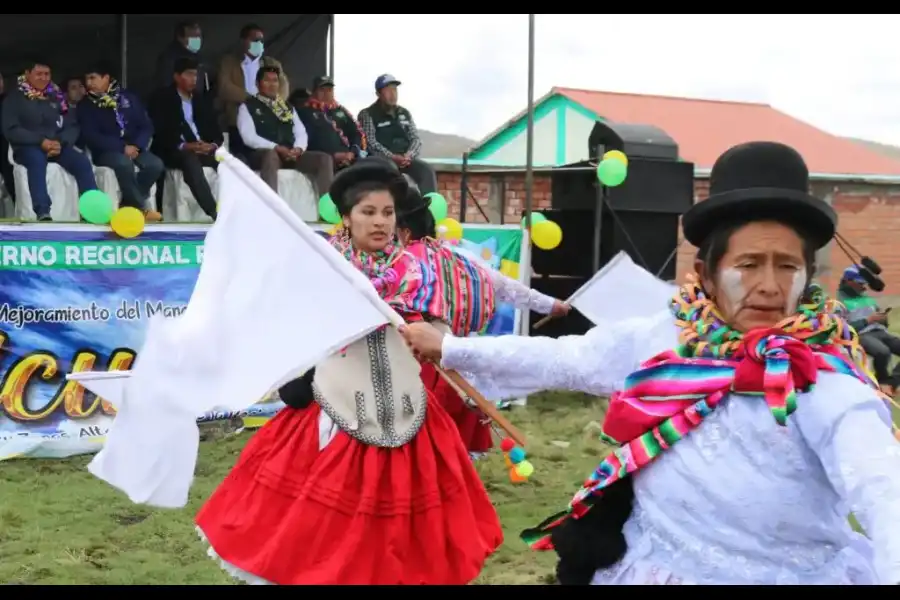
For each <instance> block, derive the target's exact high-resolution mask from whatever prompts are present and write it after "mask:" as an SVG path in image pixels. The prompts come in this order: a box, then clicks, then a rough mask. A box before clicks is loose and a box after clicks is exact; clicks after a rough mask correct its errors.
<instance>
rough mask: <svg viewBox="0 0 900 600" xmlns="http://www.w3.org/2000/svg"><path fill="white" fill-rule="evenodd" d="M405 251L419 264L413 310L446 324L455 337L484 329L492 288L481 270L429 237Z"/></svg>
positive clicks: (490, 310)
mask: <svg viewBox="0 0 900 600" xmlns="http://www.w3.org/2000/svg"><path fill="white" fill-rule="evenodd" d="M406 249H407V251H409V252H410V253H411V254H412V255H413V256H415V257H416V258H417V259H418V260H419V262H420V263H421V264H422V268H421V271H422V285H421V286H420V287H419V289H418V291H417V292H416V293H415V294H414V295H413V296H412V304H413V307H414V308H415V310H417V311H419V312H422V313H427V314H429V315H431V316H433V317H435V318H438V319H440V320H442V321H443V322H445V323H447V325H449V326H450V330H451V331H452V332H453V335H456V336H467V335H469V334H470V333H481V332H482V331H483V330H484V329H486V328H487V326H488V324H490V322H491V319H492V318H493V317H494V309H495V301H494V286H493V284H492V283H491V279H490V275H489V274H488V273H487V272H486V271H485V270H484V268H482V267H481V266H480V265H478V264H477V263H475V262H474V261H472V260H470V259H468V258H466V257H464V256H461V255H460V254H458V253H456V252H454V251H453V250H452V249H450V248H448V247H447V246H445V245H444V244H442V243H441V242H440V241H438V240H434V239H431V238H425V239H422V240H418V241H416V242H413V243H412V244H410V245H409V246H407V248H406Z"/></svg>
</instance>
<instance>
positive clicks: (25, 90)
mask: <svg viewBox="0 0 900 600" xmlns="http://www.w3.org/2000/svg"><path fill="white" fill-rule="evenodd" d="M17 83H18V86H19V91H20V92H22V94H24V95H25V97H26V98H28V99H29V100H51V99H55V100H56V101H57V102H59V112H61V113H62V114H66V113H68V112H69V102H68V100H66V95H65V94H63V93H62V90H60V89H59V87H57V85H56V84H55V83H53V82H52V81H51V82H50V83H48V84H47V87H45V88H44V89H43V90H39V89H37V88H35V87H34V86H32V85H31V84H30V83H28V79H26V77H25V76H24V75H19V78H18V79H17Z"/></svg>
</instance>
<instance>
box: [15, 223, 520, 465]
mask: <svg viewBox="0 0 900 600" xmlns="http://www.w3.org/2000/svg"><path fill="white" fill-rule="evenodd" d="M205 235H206V228H205V227H202V226H177V225H168V226H167V225H158V226H149V227H147V230H146V231H145V232H144V233H143V234H142V235H141V236H139V237H137V238H135V239H132V240H123V239H121V238H118V237H117V236H115V235H114V234H112V233H111V232H110V231H109V230H108V229H103V228H99V227H92V226H68V227H59V226H39V225H32V226H27V225H26V226H21V225H18V226H12V225H10V226H0V271H2V278H3V285H2V286H0V348H2V350H3V352H2V354H0V461H2V460H7V459H10V458H16V457H26V456H27V457H41V458H49V457H53V458H62V457H66V456H73V455H76V454H85V453H90V452H96V451H98V450H99V449H100V446H101V445H102V443H103V440H104V437H105V435H106V432H107V430H108V428H109V424H110V422H111V420H112V418H113V417H114V415H115V410H114V409H113V408H112V406H110V405H108V404H107V403H106V402H104V401H103V400H102V399H99V398H97V397H96V396H94V395H93V394H92V393H90V392H88V391H87V390H85V389H84V388H83V387H81V386H80V385H79V384H77V383H75V382H67V381H66V380H65V375H66V373H69V372H74V371H91V370H121V369H128V368H129V367H130V366H131V363H132V362H133V360H134V357H135V350H136V349H138V348H140V346H141V344H142V342H143V336H144V327H145V324H146V321H147V319H148V318H149V317H151V316H153V315H155V314H162V315H164V316H176V315H178V314H180V313H181V312H182V311H183V310H184V308H185V306H186V305H187V302H188V300H189V299H190V296H191V291H192V290H193V287H194V282H195V280H196V278H197V273H198V271H199V268H200V264H201V263H202V262H203V238H204V236H205ZM522 239H523V236H522V232H521V230H519V229H518V228H516V227H509V226H506V227H502V226H488V225H482V226H478V225H473V226H467V227H466V228H465V239H464V240H463V241H462V242H461V243H460V244H461V245H462V246H463V247H464V248H466V249H467V250H469V251H471V252H474V253H475V254H477V255H478V256H480V257H481V258H482V259H483V260H484V261H485V262H486V263H487V264H489V265H491V266H492V267H494V268H496V269H500V270H502V271H503V272H504V273H505V274H507V275H509V276H512V277H516V278H518V277H519V264H518V262H519V259H520V256H522ZM522 271H523V272H527V271H528V269H522ZM526 275H527V273H526ZM523 282H525V283H527V279H524V278H523ZM519 320H520V315H518V314H517V311H516V310H515V309H514V308H513V307H511V306H501V307H498V310H497V314H496V316H495V318H494V320H493V321H492V323H491V325H490V327H489V329H488V335H498V334H505V333H513V332H516V331H518V328H519ZM283 406H284V405H283V404H282V403H281V402H271V401H263V402H260V403H259V404H257V405H255V406H253V407H252V408H251V409H249V410H247V411H243V412H241V413H239V414H225V413H218V414H217V413H210V414H208V415H204V416H203V417H202V418H201V419H199V420H200V421H213V420H221V419H232V418H243V419H244V422H245V424H247V425H250V424H253V425H259V424H261V423H262V422H264V421H265V420H266V419H268V418H271V417H272V416H273V415H274V414H275V413H276V412H277V411H278V410H280V409H281V408H282V407H283Z"/></svg>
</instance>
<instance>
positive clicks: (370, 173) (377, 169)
mask: <svg viewBox="0 0 900 600" xmlns="http://www.w3.org/2000/svg"><path fill="white" fill-rule="evenodd" d="M367 181H371V182H375V183H383V184H385V185H386V186H388V189H390V191H391V195H392V196H393V197H394V201H395V202H399V201H400V200H401V199H405V198H406V192H407V189H408V188H409V184H408V183H407V182H406V178H405V177H403V174H402V173H400V169H399V168H397V165H395V164H394V163H391V162H388V161H386V160H380V159H369V160H363V161H360V162H358V163H356V164H355V165H353V166H350V167H347V168H346V169H343V170H342V171H340V172H339V173H338V174H337V175H335V177H334V181H332V182H331V188H330V189H329V190H328V193H329V194H330V195H331V199H332V200H333V201H334V203H335V204H336V205H337V207H338V211H339V212H340V213H341V214H342V215H345V214H347V213H349V212H350V210H351V209H352V208H353V206H352V205H351V204H348V203H347V199H346V198H344V195H345V194H346V193H347V190H349V189H350V188H351V187H353V186H355V185H357V184H359V183H364V182H367Z"/></svg>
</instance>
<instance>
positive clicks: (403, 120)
mask: <svg viewBox="0 0 900 600" xmlns="http://www.w3.org/2000/svg"><path fill="white" fill-rule="evenodd" d="M399 85H400V81H399V80H398V79H397V78H396V77H394V76H393V75H388V74H385V75H381V76H380V77H379V78H378V79H376V80H375V95H376V96H377V100H375V102H374V103H373V104H372V105H371V106H369V107H368V108H364V109H363V110H362V111H361V112H360V113H359V124H360V125H361V126H362V129H363V131H364V132H365V134H366V139H368V141H369V150H370V151H371V152H372V155H373V156H383V157H385V158H388V159H390V160H391V161H393V162H394V163H395V164H396V165H397V166H398V167H399V168H400V170H401V171H402V172H403V173H405V174H407V175H409V176H410V177H411V178H412V180H413V181H415V182H416V185H417V186H419V191H420V192H422V193H423V194H428V193H431V192H436V191H437V174H436V173H435V172H434V169H432V168H431V165H429V164H428V163H427V162H425V161H424V160H422V159H421V158H419V155H420V154H421V152H422V140H421V139H419V131H418V130H417V129H416V122H415V121H413V118H412V115H411V114H410V112H409V111H408V110H407V109H405V108H403V107H402V106H400V105H399V104H397V87H398V86H399Z"/></svg>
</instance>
